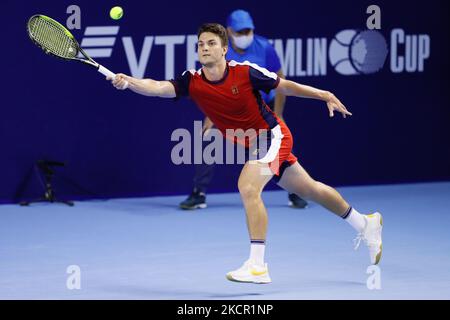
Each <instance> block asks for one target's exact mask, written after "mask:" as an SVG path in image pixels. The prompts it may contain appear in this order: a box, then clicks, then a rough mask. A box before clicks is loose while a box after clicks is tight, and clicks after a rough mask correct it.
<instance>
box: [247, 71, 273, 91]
mask: <svg viewBox="0 0 450 320" xmlns="http://www.w3.org/2000/svg"><path fill="white" fill-rule="evenodd" d="M249 73H250V82H251V83H252V86H253V89H255V90H261V91H263V92H265V93H269V92H270V91H271V90H273V89H275V88H276V87H278V84H279V83H280V78H279V77H278V76H277V74H276V73H275V72H270V71H269V70H267V69H265V68H261V67H259V66H258V65H256V64H251V65H250V68H249Z"/></svg>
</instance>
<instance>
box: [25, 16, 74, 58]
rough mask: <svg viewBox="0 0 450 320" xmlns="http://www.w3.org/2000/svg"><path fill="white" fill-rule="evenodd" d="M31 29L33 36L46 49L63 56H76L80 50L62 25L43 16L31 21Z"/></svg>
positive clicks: (48, 51)
mask: <svg viewBox="0 0 450 320" xmlns="http://www.w3.org/2000/svg"><path fill="white" fill-rule="evenodd" d="M29 31H30V35H31V36H32V38H33V39H34V40H35V41H36V42H37V43H38V44H39V45H40V46H41V47H42V49H44V51H46V52H47V53H52V54H54V55H57V56H59V57H62V58H66V59H70V58H75V57H76V55H77V53H78V50H77V46H76V44H75V43H74V40H73V39H72V38H71V37H69V36H68V35H67V34H66V33H65V30H64V29H62V27H61V26H59V25H57V24H54V23H52V22H51V21H48V20H46V19H43V18H39V17H36V18H35V19H32V20H31V21H30V25H29Z"/></svg>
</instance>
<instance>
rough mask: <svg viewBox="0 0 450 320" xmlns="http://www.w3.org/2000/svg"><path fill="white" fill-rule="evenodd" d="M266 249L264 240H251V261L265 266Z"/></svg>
mask: <svg viewBox="0 0 450 320" xmlns="http://www.w3.org/2000/svg"><path fill="white" fill-rule="evenodd" d="M265 249H266V244H265V241H264V240H251V244H250V258H249V260H250V261H252V262H253V263H255V264H257V265H260V266H264V251H265Z"/></svg>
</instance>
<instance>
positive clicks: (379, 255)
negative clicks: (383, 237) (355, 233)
mask: <svg viewBox="0 0 450 320" xmlns="http://www.w3.org/2000/svg"><path fill="white" fill-rule="evenodd" d="M382 252H383V244H380V253H378V254H377V256H376V258H375V264H378V263H379V262H380V260H381V253H382Z"/></svg>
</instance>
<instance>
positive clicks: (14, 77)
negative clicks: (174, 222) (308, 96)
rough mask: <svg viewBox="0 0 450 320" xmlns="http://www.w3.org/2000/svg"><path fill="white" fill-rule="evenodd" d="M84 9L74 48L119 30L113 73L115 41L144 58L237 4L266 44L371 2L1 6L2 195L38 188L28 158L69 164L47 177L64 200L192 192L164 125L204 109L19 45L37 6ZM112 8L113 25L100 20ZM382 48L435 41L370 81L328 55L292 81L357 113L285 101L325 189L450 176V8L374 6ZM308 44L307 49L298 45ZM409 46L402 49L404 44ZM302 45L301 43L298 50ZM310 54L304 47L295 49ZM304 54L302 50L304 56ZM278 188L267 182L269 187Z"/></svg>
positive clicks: (181, 122) (178, 66)
mask: <svg viewBox="0 0 450 320" xmlns="http://www.w3.org/2000/svg"><path fill="white" fill-rule="evenodd" d="M71 4H77V5H79V6H80V8H81V30H73V33H74V35H75V37H76V38H77V39H78V40H79V41H80V42H81V39H82V38H83V36H84V30H85V28H86V27H87V26H110V25H118V26H120V31H119V33H118V35H117V39H116V42H115V44H114V47H113V53H112V55H111V57H110V58H98V59H97V60H98V61H99V62H100V63H103V64H105V65H106V66H107V67H109V68H111V69H112V70H113V71H116V72H124V73H130V67H129V64H128V61H127V58H126V54H125V50H124V44H123V41H122V38H123V37H131V38H132V41H133V44H134V48H135V51H136V54H137V57H138V59H139V54H140V52H141V48H142V45H143V41H144V37H146V36H154V37H155V36H164V35H183V36H185V35H192V34H196V30H197V27H198V25H199V24H201V23H203V22H212V21H216V22H222V23H224V22H225V19H226V15H227V14H228V13H229V12H231V11H232V10H233V9H236V8H244V9H247V10H249V11H250V12H251V13H252V15H253V17H254V20H255V24H256V33H258V34H261V35H263V36H266V37H268V38H271V39H283V41H284V42H283V43H284V44H285V43H286V40H287V39H290V38H292V39H303V44H304V45H305V43H306V39H307V38H326V39H327V44H328V46H329V44H330V42H331V40H332V39H333V38H334V36H335V35H336V34H337V33H338V32H340V31H342V30H344V29H365V28H366V19H367V17H368V15H367V14H366V8H367V7H368V5H371V4H373V2H372V1H325V0H316V1H277V2H276V5H274V2H270V3H264V2H261V1H247V2H243V1H224V2H211V1H179V2H178V1H175V2H174V1H170V2H161V1H84V0H83V1H76V2H73V1H58V2H55V1H49V0H44V1H38V2H37V1H6V5H5V4H3V6H2V7H3V15H2V18H3V19H4V20H6V24H5V25H7V27H4V29H3V30H2V43H3V45H2V50H1V55H2V56H1V58H2V59H1V61H2V62H3V63H2V69H3V70H2V71H3V72H2V77H1V83H2V85H1V88H2V89H1V90H2V97H3V99H2V100H1V108H0V144H1V147H0V151H1V156H0V202H13V201H16V200H18V199H19V198H30V197H34V196H37V195H39V194H40V193H41V189H40V187H39V184H38V180H37V178H36V175H35V174H34V173H33V171H32V168H33V164H34V163H35V162H36V160H38V159H43V158H49V159H55V160H60V161H64V162H66V163H67V167H66V168H64V169H58V170H57V171H58V173H59V177H58V180H57V181H55V183H56V184H57V188H58V190H59V192H60V194H62V195H64V196H65V197H74V198H84V197H125V196H148V195H156V194H179V193H187V192H188V191H190V188H191V186H192V176H193V166H187V165H184V166H175V165H173V164H172V162H171V159H170V154H171V149H172V147H173V146H174V145H175V143H174V142H171V140H170V137H171V133H172V131H173V130H174V129H176V128H183V127H185V128H188V129H189V130H190V131H192V129H193V121H194V120H199V119H202V115H201V113H200V112H199V111H198V110H197V108H196V107H195V106H194V105H193V103H192V102H191V101H189V100H184V101H180V102H173V101H172V100H165V99H159V98H147V97H143V96H138V95H135V94H133V93H131V92H119V91H116V90H114V89H113V88H112V87H111V86H110V84H109V83H107V82H106V81H103V79H102V77H101V75H100V74H96V73H95V71H93V70H91V69H89V68H87V67H84V66H82V65H80V64H78V63H66V62H63V61H58V60H55V59H54V58H51V57H49V56H46V55H44V54H43V53H42V52H41V51H40V50H39V49H38V48H36V47H35V46H34V45H33V44H32V43H31V42H30V40H29V39H28V37H27V34H26V31H25V24H26V21H27V19H28V17H30V16H31V15H33V14H35V13H44V14H47V15H49V16H51V17H53V18H55V19H57V20H59V21H61V22H62V23H65V21H66V19H67V17H68V14H66V8H67V7H68V6H69V5H71ZM117 4H120V5H121V6H122V7H123V8H124V9H125V16H124V18H123V19H122V20H120V21H118V22H115V21H112V20H111V19H110V18H109V16H108V11H109V8H110V7H111V6H113V5H117ZM376 4H378V5H379V6H380V7H381V13H382V21H381V22H382V26H381V27H382V29H381V30H380V33H381V34H382V35H383V36H384V37H385V38H386V41H387V44H388V49H391V44H390V37H391V32H392V30H393V29H395V28H400V29H403V30H404V31H405V33H406V34H414V35H419V34H426V35H429V37H430V40H431V41H430V45H431V46H430V56H429V58H428V59H426V60H425V62H424V70H423V72H406V71H404V72H401V73H394V72H392V70H391V69H390V55H388V57H387V60H386V63H385V64H384V68H383V69H382V70H380V71H379V72H377V73H374V74H370V75H354V76H344V75H341V74H339V73H338V72H336V70H334V68H333V66H331V65H330V63H328V65H327V66H326V76H324V75H322V76H306V77H297V76H294V77H292V76H291V77H290V78H291V79H293V80H295V81H298V82H302V83H306V84H310V85H313V86H317V87H320V88H324V89H328V90H331V91H333V92H334V93H335V94H336V95H337V96H338V97H340V98H341V100H342V101H343V102H344V103H345V104H346V105H347V107H348V108H349V109H350V110H351V111H352V112H353V114H354V116H353V117H352V118H350V119H347V120H344V119H342V118H341V117H336V118H334V119H331V120H330V119H329V118H328V117H327V110H326V107H325V106H324V105H323V104H321V103H319V102H317V101H311V100H304V99H296V98H288V99H287V104H286V111H285V118H286V120H287V123H288V125H289V126H290V128H291V130H292V132H293V134H294V139H295V151H296V154H297V155H298V157H299V159H300V160H301V163H302V164H303V165H304V166H305V168H306V169H307V170H308V171H309V172H310V174H311V175H312V176H313V177H315V178H316V179H319V180H323V181H324V182H327V183H329V184H332V185H348V184H380V183H397V182H418V181H431V180H448V179H450V148H449V143H448V140H449V137H450V129H449V126H448V125H449V120H450V112H449V103H448V101H449V100H448V90H449V77H448V75H449V59H448V57H449V44H448V40H449V33H448V30H450V29H449V22H448V21H449V14H448V12H449V10H448V9H449V6H448V4H447V2H446V1H419V2H406V1H405V2H403V1H377V2H376ZM186 48H187V45H186V41H185V42H184V44H180V45H177V46H175V52H174V54H175V64H174V68H175V73H176V74H179V73H180V72H182V71H184V70H185V69H186V60H187V59H186V55H187V53H186V52H187V49H186ZM164 50H165V49H164V46H162V45H159V46H158V45H155V44H154V45H153V47H152V50H151V54H150V57H149V61H148V65H147V67H146V69H145V76H146V77H152V78H154V79H164V76H165V67H164V66H165V63H166V61H165V60H166V58H167V57H166V55H165V51H164ZM304 50H306V49H304ZM399 51H400V53H404V51H405V49H404V46H401V47H400V49H399ZM305 52H306V51H305ZM304 54H305V53H304ZM302 59H303V60H305V61H306V59H307V58H306V57H303V58H302ZM238 174H239V167H238V166H222V168H219V169H218V170H217V172H216V177H215V179H214V181H213V184H212V186H211V191H235V190H236V189H237V188H236V183H237V182H236V181H237V180H236V179H237V176H238ZM273 187H274V186H271V188H273Z"/></svg>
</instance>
